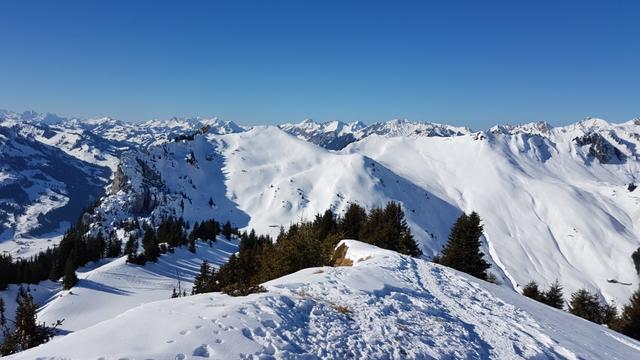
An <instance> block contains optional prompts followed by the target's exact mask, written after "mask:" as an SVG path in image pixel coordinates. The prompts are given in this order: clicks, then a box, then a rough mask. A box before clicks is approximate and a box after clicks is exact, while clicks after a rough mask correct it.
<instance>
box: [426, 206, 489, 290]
mask: <svg viewBox="0 0 640 360" xmlns="http://www.w3.org/2000/svg"><path fill="white" fill-rule="evenodd" d="M482 230H483V226H482V225H481V224H480V217H479V216H478V214H477V213H476V212H472V213H471V214H469V215H466V214H462V215H461V216H460V217H459V218H458V220H457V221H456V223H455V224H454V225H453V227H452V229H451V234H450V235H449V242H448V243H447V245H445V247H444V249H443V250H442V254H441V255H440V257H439V258H438V263H439V264H441V265H444V266H448V267H451V268H454V269H457V270H460V271H462V272H465V273H467V274H470V275H473V276H475V277H477V278H479V279H483V280H486V279H487V272H486V271H487V269H489V268H490V267H491V265H489V263H487V262H486V261H485V260H484V259H483V254H482V252H481V251H480V246H481V243H480V237H481V236H482Z"/></svg>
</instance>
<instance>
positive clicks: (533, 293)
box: [522, 281, 542, 301]
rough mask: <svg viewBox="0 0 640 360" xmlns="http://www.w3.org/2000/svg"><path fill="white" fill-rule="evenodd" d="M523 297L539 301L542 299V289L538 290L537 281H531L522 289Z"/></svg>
mask: <svg viewBox="0 0 640 360" xmlns="http://www.w3.org/2000/svg"><path fill="white" fill-rule="evenodd" d="M522 295H524V296H526V297H528V298H531V299H534V300H537V301H540V299H542V293H541V292H540V289H538V284H537V283H536V282H535V281H530V282H529V283H528V284H527V285H525V286H524V288H522Z"/></svg>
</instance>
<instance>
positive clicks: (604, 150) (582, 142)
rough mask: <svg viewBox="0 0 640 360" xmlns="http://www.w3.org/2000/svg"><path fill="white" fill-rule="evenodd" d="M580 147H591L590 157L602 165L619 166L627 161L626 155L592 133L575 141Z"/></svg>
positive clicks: (598, 135) (601, 137)
mask: <svg viewBox="0 0 640 360" xmlns="http://www.w3.org/2000/svg"><path fill="white" fill-rule="evenodd" d="M573 140H574V141H575V142H576V145H578V146H586V145H590V146H589V155H590V156H592V157H595V158H596V159H598V161H600V163H601V164H619V163H622V162H624V161H625V160H626V157H625V155H624V154H623V153H622V152H621V151H620V150H619V149H618V148H617V147H615V146H613V145H612V144H611V143H610V142H609V141H607V139H605V138H604V137H603V136H602V135H600V134H598V133H590V134H586V135H584V136H581V137H577V138H575V139H573Z"/></svg>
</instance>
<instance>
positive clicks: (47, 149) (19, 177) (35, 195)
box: [0, 110, 244, 257]
mask: <svg viewBox="0 0 640 360" xmlns="http://www.w3.org/2000/svg"><path fill="white" fill-rule="evenodd" d="M237 131H244V129H243V128H241V127H239V126H238V125H236V124H234V123H233V122H224V121H220V120H217V119H201V118H194V119H171V120H167V121H149V122H146V123H135V124H134V123H125V122H121V121H118V120H114V119H111V118H100V119H88V120H84V119H77V118H63V117H60V116H57V115H54V114H39V113H35V112H32V111H27V112H23V113H15V112H10V111H6V110H0V136H2V138H1V141H2V143H1V145H0V146H2V149H3V151H2V153H0V169H1V170H0V223H1V224H2V225H1V227H0V250H1V251H8V252H9V253H11V254H13V255H14V256H23V257H24V256H30V255H32V254H34V253H37V252H38V251H40V250H43V249H46V248H47V247H49V246H51V245H53V244H55V243H56V242H57V241H59V240H60V235H62V234H63V233H64V232H65V231H66V230H67V228H68V227H69V225H70V224H72V223H74V222H75V221H77V220H78V218H79V216H80V215H81V214H82V212H83V209H85V208H87V207H88V206H90V205H92V204H93V203H94V202H95V200H97V199H98V198H100V197H101V196H103V195H105V193H106V191H105V190H106V187H107V186H109V185H110V183H111V181H112V179H113V178H114V177H113V175H114V174H115V173H116V172H117V170H118V165H119V163H120V158H121V156H122V154H123V153H124V152H127V151H131V150H134V149H144V148H145V147H147V146H150V145H151V144H161V143H164V142H170V141H173V140H174V139H175V138H178V137H186V138H190V137H192V136H193V134H195V133H198V132H200V133H204V132H211V133H214V134H225V133H231V132H237Z"/></svg>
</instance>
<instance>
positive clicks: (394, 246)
mask: <svg viewBox="0 0 640 360" xmlns="http://www.w3.org/2000/svg"><path fill="white" fill-rule="evenodd" d="M358 238H359V239H360V240H362V241H364V242H367V243H370V244H373V245H376V246H378V247H381V248H384V249H389V250H393V251H397V252H399V253H401V254H405V255H410V256H420V255H422V251H421V250H420V248H419V247H418V244H417V243H416V241H415V239H414V238H413V235H412V234H411V230H409V226H407V221H406V220H405V218H404V212H403V211H402V207H401V206H400V204H398V203H395V202H389V203H388V204H387V206H386V207H385V208H384V209H382V208H374V209H372V210H371V212H370V213H369V215H368V216H367V217H366V221H365V222H364V224H362V227H361V229H360V234H359V237H358Z"/></svg>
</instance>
